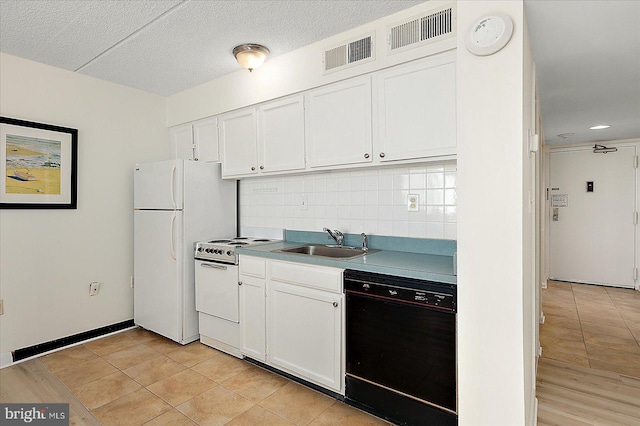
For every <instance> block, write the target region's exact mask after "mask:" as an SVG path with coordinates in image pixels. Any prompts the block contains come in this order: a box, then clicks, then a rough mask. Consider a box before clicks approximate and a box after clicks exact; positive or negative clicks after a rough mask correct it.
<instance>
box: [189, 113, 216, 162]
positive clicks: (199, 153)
mask: <svg viewBox="0 0 640 426" xmlns="http://www.w3.org/2000/svg"><path fill="white" fill-rule="evenodd" d="M193 143H194V144H195V153H196V156H195V158H194V160H196V161H197V160H199V161H218V160H219V157H218V119H217V118H216V117H213V118H207V119H204V120H200V121H196V122H195V123H193Z"/></svg>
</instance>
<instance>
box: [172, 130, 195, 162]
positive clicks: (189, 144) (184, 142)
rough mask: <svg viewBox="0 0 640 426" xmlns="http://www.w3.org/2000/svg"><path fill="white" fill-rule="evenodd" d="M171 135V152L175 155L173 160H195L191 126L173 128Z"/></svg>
mask: <svg viewBox="0 0 640 426" xmlns="http://www.w3.org/2000/svg"><path fill="white" fill-rule="evenodd" d="M169 133H170V135H171V152H172V153H173V158H176V159H179V160H193V158H194V152H195V145H194V143H193V130H192V127H191V124H185V125H182V126H177V127H172V128H171V130H170V131H169Z"/></svg>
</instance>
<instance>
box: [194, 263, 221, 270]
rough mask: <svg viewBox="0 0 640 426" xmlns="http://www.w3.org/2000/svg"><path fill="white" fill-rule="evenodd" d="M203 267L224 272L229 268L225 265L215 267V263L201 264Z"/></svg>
mask: <svg viewBox="0 0 640 426" xmlns="http://www.w3.org/2000/svg"><path fill="white" fill-rule="evenodd" d="M200 266H201V267H203V268H213V269H222V270H223V271H226V270H227V267H226V266H224V265H215V264H213V263H201V264H200Z"/></svg>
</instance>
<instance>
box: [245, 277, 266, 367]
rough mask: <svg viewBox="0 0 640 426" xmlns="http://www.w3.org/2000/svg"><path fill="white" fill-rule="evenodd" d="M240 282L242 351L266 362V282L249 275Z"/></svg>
mask: <svg viewBox="0 0 640 426" xmlns="http://www.w3.org/2000/svg"><path fill="white" fill-rule="evenodd" d="M240 282H241V283H242V284H241V285H240V334H241V336H240V342H241V343H240V345H241V347H240V351H241V352H242V353H243V354H244V355H246V356H248V357H251V358H253V359H256V360H258V361H262V362H265V332H266V324H265V320H266V317H265V293H264V286H265V282H264V280H261V279H258V278H254V277H249V276H247V275H240Z"/></svg>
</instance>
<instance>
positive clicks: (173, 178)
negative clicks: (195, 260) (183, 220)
mask: <svg viewBox="0 0 640 426" xmlns="http://www.w3.org/2000/svg"><path fill="white" fill-rule="evenodd" d="M175 177H176V165H175V163H174V164H173V167H172V168H171V203H173V210H175V209H176V207H177V206H176V197H175V194H174V193H173V185H174V181H175ZM174 219H175V217H174ZM172 229H173V228H172ZM171 232H173V230H172V231H171ZM174 259H175V256H174Z"/></svg>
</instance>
